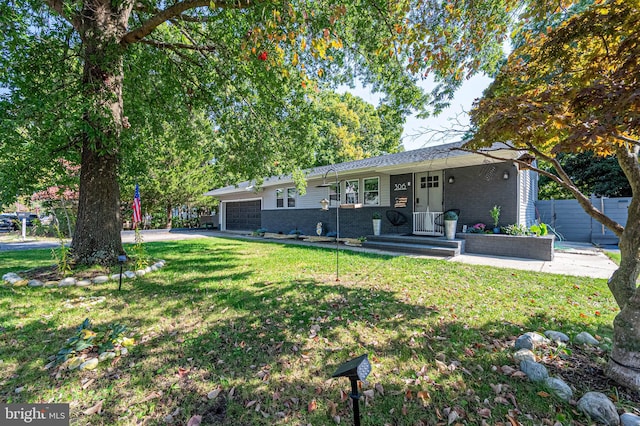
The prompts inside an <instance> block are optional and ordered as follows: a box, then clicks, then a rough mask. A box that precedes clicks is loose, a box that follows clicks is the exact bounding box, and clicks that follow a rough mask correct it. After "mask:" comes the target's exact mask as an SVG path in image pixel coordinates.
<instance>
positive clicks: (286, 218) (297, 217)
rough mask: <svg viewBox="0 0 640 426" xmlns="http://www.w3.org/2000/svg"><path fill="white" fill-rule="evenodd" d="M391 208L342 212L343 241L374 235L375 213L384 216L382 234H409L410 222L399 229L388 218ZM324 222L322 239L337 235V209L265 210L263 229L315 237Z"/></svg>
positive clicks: (341, 228)
mask: <svg viewBox="0 0 640 426" xmlns="http://www.w3.org/2000/svg"><path fill="white" fill-rule="evenodd" d="M387 210H389V208H388V207H363V208H359V209H340V237H344V238H358V237H363V236H367V235H372V234H373V222H372V216H373V213H374V212H378V213H380V214H381V215H382V230H381V232H382V233H383V234H392V233H410V232H411V230H412V228H411V227H412V224H411V221H410V220H411V219H410V217H407V219H409V222H408V223H407V224H405V225H403V226H401V227H398V229H396V228H395V227H393V226H392V225H391V223H390V222H389V221H388V220H387V218H386V216H385V212H386V211H387ZM318 222H322V224H323V229H324V232H323V235H325V234H326V233H327V232H336V209H335V208H331V209H329V211H324V210H321V209H320V207H318V208H317V209H295V210H294V209H287V210H284V209H283V210H263V211H262V227H263V228H264V229H267V230H268V231H269V232H275V233H283V234H288V233H289V231H292V230H294V229H299V230H301V231H302V233H303V234H305V235H316V224H317V223H318Z"/></svg>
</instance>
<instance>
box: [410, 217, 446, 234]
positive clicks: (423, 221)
mask: <svg viewBox="0 0 640 426" xmlns="http://www.w3.org/2000/svg"><path fill="white" fill-rule="evenodd" d="M441 214H442V212H414V213H413V233H414V234H415V235H444V227H443V226H442V225H439V224H437V223H436V218H437V217H438V216H440V215H441Z"/></svg>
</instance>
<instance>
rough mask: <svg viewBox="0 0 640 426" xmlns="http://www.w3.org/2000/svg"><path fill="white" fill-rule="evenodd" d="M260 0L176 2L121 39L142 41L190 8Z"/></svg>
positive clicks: (233, 5)
mask: <svg viewBox="0 0 640 426" xmlns="http://www.w3.org/2000/svg"><path fill="white" fill-rule="evenodd" d="M47 1H60V0H47ZM259 1H260V0H237V1H234V0H229V1H223V2H219V3H218V2H212V1H210V0H185V1H181V2H178V3H176V4H174V5H173V6H171V7H169V8H167V9H164V10H161V11H158V12H156V14H155V15H154V16H152V17H151V18H149V19H148V20H147V21H146V22H143V23H142V25H141V26H139V27H138V28H136V29H135V30H133V31H130V32H128V33H127V34H125V35H124V36H123V37H122V39H121V40H120V44H121V45H123V46H126V45H128V44H131V43H136V42H139V41H141V40H142V39H143V38H145V37H146V36H148V35H149V34H151V33H152V32H153V30H155V29H156V28H157V27H158V26H159V25H161V24H163V23H164V22H166V21H168V20H170V19H175V18H178V17H180V16H182V12H185V11H187V10H189V9H197V8H199V7H210V6H211V4H212V3H213V4H214V5H215V7H216V8H218V9H246V8H248V7H251V6H254V5H255V4H256V3H257V2H259Z"/></svg>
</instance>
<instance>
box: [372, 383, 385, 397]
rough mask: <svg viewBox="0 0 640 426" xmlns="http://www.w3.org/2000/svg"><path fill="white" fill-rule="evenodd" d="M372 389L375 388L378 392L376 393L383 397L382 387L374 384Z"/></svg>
mask: <svg viewBox="0 0 640 426" xmlns="http://www.w3.org/2000/svg"><path fill="white" fill-rule="evenodd" d="M374 387H375V388H376V390H377V391H378V393H379V394H380V395H381V396H384V388H383V387H382V385H381V384H380V383H376V385H375V386H374Z"/></svg>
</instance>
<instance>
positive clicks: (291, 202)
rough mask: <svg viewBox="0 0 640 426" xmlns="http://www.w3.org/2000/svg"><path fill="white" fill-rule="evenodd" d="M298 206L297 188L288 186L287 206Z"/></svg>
mask: <svg viewBox="0 0 640 426" xmlns="http://www.w3.org/2000/svg"><path fill="white" fill-rule="evenodd" d="M295 206H296V189H295V188H287V207H295Z"/></svg>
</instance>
